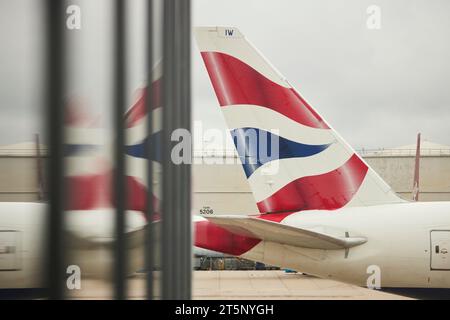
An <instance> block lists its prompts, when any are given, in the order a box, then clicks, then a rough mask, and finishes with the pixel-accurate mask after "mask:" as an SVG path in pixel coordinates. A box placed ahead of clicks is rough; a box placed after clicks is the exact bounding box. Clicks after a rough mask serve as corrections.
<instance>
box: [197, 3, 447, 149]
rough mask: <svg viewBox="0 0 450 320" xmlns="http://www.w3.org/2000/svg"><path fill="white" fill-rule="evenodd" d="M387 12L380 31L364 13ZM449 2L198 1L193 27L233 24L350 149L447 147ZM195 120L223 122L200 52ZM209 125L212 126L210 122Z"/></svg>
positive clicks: (382, 18)
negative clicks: (418, 138) (425, 142)
mask: <svg viewBox="0 0 450 320" xmlns="http://www.w3.org/2000/svg"><path fill="white" fill-rule="evenodd" d="M371 4H376V5H378V6H379V7H380V8H381V29H380V30H369V29H367V27H366V20H367V17H368V15H367V14H366V9H367V7H368V6H369V5H371ZM448 12H450V2H449V1H445V0H443V1H425V0H422V1H417V0H413V1H411V0H404V1H403V0H394V1H392V0H391V1H363V0H351V1H350V0H346V1H333V0H319V1H298V0H282V1H279V0H277V1H274V0H271V1H264V0H245V1H242V0H227V1H222V0H196V1H194V5H193V14H194V17H193V22H194V25H233V26H236V27H238V28H239V29H240V30H241V31H242V32H243V33H244V34H245V35H246V36H247V37H248V39H249V40H250V41H251V42H252V43H253V44H254V45H255V46H256V47H258V49H259V50H260V51H261V52H262V53H263V54H264V55H265V56H266V57H267V58H268V59H269V60H270V61H271V62H272V64H273V65H274V66H275V67H276V68H277V69H278V70H279V71H280V72H281V73H282V74H283V75H284V76H285V77H286V78H287V79H288V80H289V81H290V82H291V83H292V84H293V85H294V86H295V87H296V89H297V90H298V91H299V92H300V93H301V94H302V95H303V96H304V98H305V99H307V100H308V102H310V104H311V105H312V106H313V107H314V108H315V109H316V110H317V111H318V112H319V113H320V114H321V115H322V116H323V117H324V118H325V119H326V120H327V121H328V122H329V123H330V124H331V125H332V126H333V127H334V128H335V129H336V130H337V131H339V133H340V134H341V135H342V136H343V137H344V138H345V139H346V140H347V141H348V142H349V143H350V144H352V145H353V146H354V147H357V148H360V147H366V148H375V147H395V146H399V145H405V144H412V143H414V142H415V135H416V133H417V132H418V131H421V132H422V133H423V136H424V137H425V138H426V139H429V140H432V141H435V142H438V143H443V144H448V145H450V90H449V86H448V84H449V80H448V79H449V77H450V61H449V58H448V57H449V56H450V43H449V41H448V39H449V37H450V20H449V19H448ZM193 60H194V62H193V66H194V67H193V79H194V92H193V96H194V99H195V100H194V102H195V109H194V113H195V118H196V119H202V120H205V121H210V122H211V124H210V125H211V126H219V125H221V124H223V119H222V117H221V115H220V113H219V111H218V107H217V105H218V104H217V100H216V98H215V96H214V94H213V91H212V87H211V85H210V83H209V79H208V78H207V74H206V70H205V68H204V66H203V65H202V62H201V59H200V57H199V54H198V51H197V48H196V47H194V52H193ZM206 119H208V120H206Z"/></svg>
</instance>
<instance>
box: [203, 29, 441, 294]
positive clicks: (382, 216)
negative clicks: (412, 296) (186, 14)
mask: <svg viewBox="0 0 450 320" xmlns="http://www.w3.org/2000/svg"><path fill="white" fill-rule="evenodd" d="M195 37H196V40H197V43H198V47H199V49H200V52H201V56H202V58H203V61H204V63H205V66H206V70H207V72H208V74H209V77H210V79H211V83H212V87H213V89H214V91H215V93H216V96H217V99H218V102H219V105H220V108H221V110H222V112H223V115H224V117H225V120H226V122H227V125H228V127H229V129H230V131H231V135H232V138H233V141H234V143H235V146H236V150H237V153H238V154H239V157H240V159H241V162H242V166H243V169H244V172H245V175H246V177H247V179H248V182H249V184H250V187H251V190H252V192H253V195H254V197H255V201H256V204H257V206H258V209H259V211H260V212H259V215H258V214H257V213H254V214H255V215H249V214H248V213H243V215H242V216H212V217H208V218H207V219H203V218H197V222H196V245H198V246H200V247H204V248H207V249H211V250H216V251H221V252H225V253H228V254H234V255H239V256H243V257H246V258H249V259H253V260H256V261H262V262H267V263H269V264H274V265H278V266H280V267H288V268H291V269H296V270H300V271H304V272H307V273H309V274H315V275H318V276H322V277H331V278H335V279H337V280H342V281H346V282H351V283H356V284H359V285H366V280H367V278H368V277H369V274H367V270H369V269H370V266H377V268H379V270H380V272H381V275H380V277H381V278H380V279H381V280H380V281H381V285H382V286H383V287H408V288H410V287H420V288H424V287H425V288H428V287H440V288H447V287H449V286H450V262H447V264H446V266H445V268H439V269H444V270H445V271H442V270H440V271H439V270H437V269H438V268H437V267H436V266H437V265H438V264H439V263H437V264H436V261H439V260H440V259H441V260H442V259H444V260H443V261H450V256H449V257H448V258H447V257H446V256H445V255H446V254H447V253H446V252H447V250H444V251H443V253H441V252H440V251H439V250H440V249H439V250H438V251H439V252H438V251H436V250H437V249H436V250H435V249H434V246H435V245H436V244H435V243H433V241H435V242H436V241H437V242H439V241H443V240H442V238H440V239H441V240H433V239H437V238H436V237H433V232H436V231H442V230H444V231H442V232H444V236H443V237H444V238H446V239H447V240H446V241H448V242H445V241H444V242H445V243H447V244H445V245H447V246H448V245H449V244H450V231H448V230H450V204H449V203H428V204H426V203H414V204H411V203H408V202H406V201H405V200H403V199H401V198H399V197H398V196H397V195H396V193H395V192H394V191H393V190H392V189H391V187H389V186H388V185H387V184H386V183H385V182H384V181H383V180H382V179H381V178H380V176H379V175H378V174H377V173H375V172H374V171H373V170H372V169H371V168H370V167H369V166H368V164H367V163H366V162H365V161H364V160H363V159H361V157H360V156H359V155H358V154H357V153H356V152H355V151H354V150H353V148H352V147H350V146H349V145H348V144H347V143H346V142H345V141H344V139H343V138H342V137H341V136H340V135H339V134H338V133H337V132H336V131H335V130H333V128H332V127H331V126H330V124H329V123H328V122H327V121H325V120H324V119H323V118H322V117H321V116H320V114H319V113H318V112H317V111H316V110H314V109H313V108H312V107H311V105H310V104H309V103H308V102H307V101H306V100H305V99H304V98H303V97H302V96H301V95H300V94H299V93H298V92H297V91H296V90H295V89H294V88H293V87H292V86H291V85H290V84H289V82H288V81H287V80H286V79H285V78H284V77H283V76H282V75H281V74H280V73H279V72H278V71H277V70H276V69H275V68H274V67H273V66H272V65H271V64H270V63H269V62H268V61H267V60H266V59H265V58H264V57H263V56H262V55H261V53H260V52H259V51H258V50H257V49H255V47H254V46H253V45H252V44H251V43H250V42H249V41H248V40H247V39H246V38H245V37H244V36H243V34H242V33H241V32H240V31H239V30H238V29H236V28H232V27H198V28H195ZM343 112H345V110H343ZM273 141H275V142H276V143H275V144H274V143H273ZM445 230H447V231H445ZM445 232H446V233H445ZM434 235H435V234H434ZM440 235H441V234H440ZM444 242H443V243H444ZM442 245H443V244H442V243H441V244H437V246H438V247H439V248H442ZM430 248H432V250H431V251H430ZM448 249H450V248H448ZM448 251H450V250H448ZM446 258H447V260H445V259H446ZM433 259H434V260H433ZM433 261H434V262H435V264H433ZM377 270H378V269H377ZM447 270H448V271H447Z"/></svg>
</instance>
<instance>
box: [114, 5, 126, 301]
mask: <svg viewBox="0 0 450 320" xmlns="http://www.w3.org/2000/svg"><path fill="white" fill-rule="evenodd" d="M125 8H126V6H125V1H124V0H116V1H115V8H114V9H115V15H116V19H114V22H115V35H116V39H115V49H114V54H115V55H114V64H115V76H114V92H115V101H114V105H115V108H114V133H115V134H116V141H115V148H114V159H115V170H114V193H113V194H114V197H115V206H116V217H115V224H116V230H115V231H116V232H115V236H116V241H115V252H114V253H115V255H114V264H115V266H114V285H115V288H114V289H115V292H114V293H115V298H116V299H117V300H123V299H125V298H126V282H125V276H126V243H125V240H126V239H125V205H126V199H127V196H126V188H125V147H124V146H125V124H124V112H125V83H126V82H125V81H126V80H125V74H126V73H125V15H126V12H125Z"/></svg>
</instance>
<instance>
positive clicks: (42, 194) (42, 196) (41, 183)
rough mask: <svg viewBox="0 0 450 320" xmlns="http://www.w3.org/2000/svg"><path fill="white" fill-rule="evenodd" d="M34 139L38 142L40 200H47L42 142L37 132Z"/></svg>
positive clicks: (37, 158)
mask: <svg viewBox="0 0 450 320" xmlns="http://www.w3.org/2000/svg"><path fill="white" fill-rule="evenodd" d="M34 139H35V143H36V181H37V192H38V200H39V201H43V200H45V182H44V175H43V173H42V156H41V143H40V139H39V134H38V133H36V134H35V136H34Z"/></svg>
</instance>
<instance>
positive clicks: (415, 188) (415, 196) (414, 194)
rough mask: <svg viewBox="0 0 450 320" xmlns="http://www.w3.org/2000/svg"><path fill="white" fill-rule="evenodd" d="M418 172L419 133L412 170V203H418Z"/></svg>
mask: <svg viewBox="0 0 450 320" xmlns="http://www.w3.org/2000/svg"><path fill="white" fill-rule="evenodd" d="M419 171H420V133H418V134H417V147H416V163H415V168H414V184H413V190H412V198H413V201H419Z"/></svg>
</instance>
